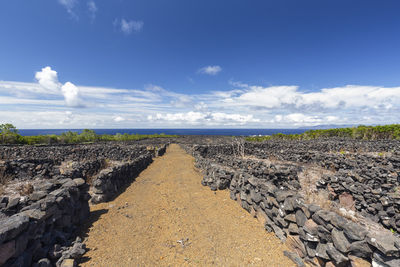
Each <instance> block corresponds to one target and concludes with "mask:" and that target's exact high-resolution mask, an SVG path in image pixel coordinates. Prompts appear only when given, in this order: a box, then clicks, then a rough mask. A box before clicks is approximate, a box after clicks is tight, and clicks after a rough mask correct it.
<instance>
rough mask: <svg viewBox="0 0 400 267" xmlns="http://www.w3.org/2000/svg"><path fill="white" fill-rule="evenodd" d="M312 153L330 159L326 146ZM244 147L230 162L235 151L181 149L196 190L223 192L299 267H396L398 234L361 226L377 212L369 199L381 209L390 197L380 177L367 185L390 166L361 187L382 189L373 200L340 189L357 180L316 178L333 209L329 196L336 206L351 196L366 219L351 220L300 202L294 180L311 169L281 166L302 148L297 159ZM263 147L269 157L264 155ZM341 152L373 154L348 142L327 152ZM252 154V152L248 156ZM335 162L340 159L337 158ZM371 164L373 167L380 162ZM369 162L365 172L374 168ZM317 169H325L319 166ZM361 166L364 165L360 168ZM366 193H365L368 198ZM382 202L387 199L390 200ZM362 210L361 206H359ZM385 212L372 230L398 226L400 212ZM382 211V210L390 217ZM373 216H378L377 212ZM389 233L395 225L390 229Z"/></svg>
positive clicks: (282, 148) (278, 146)
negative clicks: (311, 266) (187, 154)
mask: <svg viewBox="0 0 400 267" xmlns="http://www.w3.org/2000/svg"><path fill="white" fill-rule="evenodd" d="M312 145H313V146H314V147H313V148H318V147H321V151H325V152H320V154H328V153H332V150H330V149H322V147H324V145H318V144H315V143H312ZM244 146H245V148H246V157H245V158H241V157H232V156H231V155H234V153H235V152H236V153H237V152H238V151H234V150H235V147H234V146H233V145H220V146H185V148H186V150H187V151H191V152H192V153H193V155H194V156H195V159H196V166H197V167H198V168H199V169H201V170H202V171H203V173H204V179H203V181H202V184H203V185H207V186H209V187H210V188H211V189H212V190H217V189H219V190H222V189H226V188H229V191H230V195H231V198H232V199H233V200H236V201H238V203H239V204H240V205H241V206H242V207H243V208H244V209H245V210H247V211H248V212H249V213H251V214H252V215H253V216H255V217H257V218H258V219H259V220H261V221H262V222H263V224H264V226H265V228H266V229H267V230H268V231H272V232H274V233H275V234H276V235H277V236H278V237H279V238H280V239H281V240H282V241H286V243H287V244H288V246H289V247H291V248H292V249H293V250H294V251H295V252H296V254H293V253H288V256H290V257H291V258H292V259H293V260H294V261H295V262H296V263H297V264H298V265H299V266H302V264H303V263H302V262H303V261H309V262H313V263H315V264H317V265H321V266H329V265H335V266H349V265H350V264H355V262H356V261H357V260H358V259H359V258H362V259H365V260H367V261H368V262H370V263H373V264H375V266H400V250H399V249H400V239H399V238H398V237H397V234H393V233H392V232H391V231H389V230H386V229H384V228H382V227H381V225H379V224H376V223H374V222H373V221H370V220H369V217H368V218H364V217H363V216H362V215H368V214H369V215H370V214H371V213H370V212H374V210H375V208H374V210H372V209H371V207H374V205H372V200H371V198H373V200H374V202H373V203H376V202H375V200H376V199H377V196H380V198H378V199H379V200H380V203H381V198H382V196H384V195H386V196H390V192H388V191H390V190H391V189H389V187H388V186H382V185H381V184H380V180H379V178H382V177H380V176H377V177H378V179H377V180H373V177H374V175H376V174H377V173H386V172H385V171H382V170H381V169H382V168H383V169H385V167H384V166H386V167H387V166H390V164H388V165H383V164H382V165H376V166H377V167H376V169H375V170H374V171H372V173H370V174H368V177H370V178H369V180H367V181H364V182H363V183H362V184H367V185H371V186H372V187H373V185H375V187H378V186H379V188H381V191H380V193H379V194H374V193H372V191H371V192H368V191H366V192H364V193H362V191H363V190H366V189H367V188H364V187H363V189H362V190H361V189H360V190H358V191H359V192H360V193H355V192H353V191H354V190H353V191H352V190H350V189H346V187H349V188H353V187H355V188H358V187H359V186H360V184H361V182H358V183H360V184H357V183H356V182H357V180H352V181H350V180H347V183H344V184H343V182H344V180H343V179H345V178H346V179H347V176H346V177H345V176H341V175H340V173H341V172H340V171H337V172H333V173H334V174H335V175H334V176H333V177H343V178H342V179H336V180H335V179H334V178H332V177H331V176H324V177H323V178H322V177H321V179H320V181H319V182H318V183H317V185H318V187H320V189H321V190H326V191H328V192H330V193H331V195H330V196H331V201H335V200H337V199H335V196H332V193H334V194H337V195H336V198H338V196H340V195H341V194H342V193H343V192H345V191H346V190H348V191H346V192H349V194H350V193H351V194H350V195H353V196H354V199H355V206H356V207H357V206H359V207H362V210H366V211H368V214H363V213H362V215H361V216H353V213H349V212H348V211H347V210H343V209H339V210H338V209H329V208H326V207H321V206H320V205H319V204H318V203H308V202H306V201H305V199H304V196H303V195H302V194H301V189H302V188H301V181H300V180H299V173H301V172H302V171H304V170H306V169H307V168H308V167H309V165H307V164H303V163H310V162H301V161H296V160H293V161H282V158H284V157H286V158H288V157H291V155H300V156H301V152H302V150H305V147H306V146H304V144H303V145H302V144H300V145H299V147H300V149H299V150H300V152H299V151H297V150H296V147H294V146H293V145H292V144H291V143H290V144H289V145H288V144H285V143H284V142H281V141H280V142H278V143H274V142H272V143H268V144H262V145H260V148H257V145H255V144H244ZM268 147H269V148H270V149H271V150H268V151H267V152H266V150H267V148H268ZM343 147H347V148H350V147H351V148H353V149H355V148H356V149H357V150H353V151H361V149H363V151H367V150H368V151H369V152H372V151H376V149H373V148H372V145H371V144H368V145H367V146H365V147H364V148H362V145H358V146H355V145H354V144H353V143H352V142H351V144H345V143H343V142H342V143H339V144H336V146H335V145H334V144H331V148H334V149H336V151H340V149H343ZM381 147H384V148H388V147H389V145H387V143H384V144H383V145H379V144H378V148H379V149H380V148H381ZM250 148H251V149H252V151H251V152H249V150H250ZM290 149H293V151H290ZM260 150H264V152H260ZM275 153H276V154H275ZM249 154H250V155H251V156H250V157H249V156H248V155H249ZM266 154H267V155H266ZM287 154H288V155H287ZM316 154H318V153H316ZM237 155H238V153H237ZM255 155H262V157H260V158H262V159H268V158H270V156H274V158H275V159H276V158H279V157H280V160H278V161H276V162H274V163H272V164H271V163H270V162H267V161H263V160H260V159H259V158H256V159H254V156H255ZM339 155H341V154H340V153H339ZM324 156H326V157H327V156H328V155H320V158H323V157H324ZM332 156H335V155H332ZM395 157H396V156H395ZM341 160H342V159H340V160H339V162H340V161H341ZM343 160H345V159H343ZM388 161H390V162H395V161H396V159H393V158H391V159H389V160H388ZM375 162H379V159H378V160H376V161H375ZM375 162H373V163H370V162H369V163H368V164H370V165H371V164H372V165H374V164H376V163H375ZM311 163H314V162H311ZM364 163H365V162H364ZM368 164H366V166H368ZM391 164H392V163H391ZM317 165H318V166H324V165H323V163H321V162H319V163H318V164H317ZM360 165H362V164H361V163H360ZM338 166H339V170H341V168H343V166H348V165H340V164H338ZM378 166H379V167H378ZM392 166H393V164H392ZM346 168H347V167H346ZM393 168H394V169H395V170H397V171H398V169H396V167H394V166H393ZM369 169H371V168H369ZM352 170H353V172H357V173H362V172H361V171H360V170H359V169H355V168H353V169H352ZM335 171H336V170H335ZM328 178H329V179H328ZM383 178H385V177H383ZM396 178H397V177H396ZM327 179H328V180H327ZM331 179H334V180H333V181H335V182H332V180H331ZM389 179H392V178H389ZM389 181H390V182H392V186H393V185H398V184H397V183H396V182H398V181H397V179H392V180H389ZM329 183H330V186H329V187H332V188H335V189H334V190H330V189H329V190H328V186H327V185H328V184H329ZM346 185H348V186H346ZM382 188H383V189H382ZM385 188H386V189H385ZM335 190H336V191H335ZM385 190H386V191H385ZM358 191H357V192H358ZM365 193H366V194H365ZM368 193H371V196H370V195H368ZM375 193H376V192H375ZM387 194H389V195H387ZM359 195H364V202H362V200H359V199H358V196H359ZM372 196H374V197H372ZM386 196H385V197H386ZM388 198H389V199H390V197H388ZM393 199H394V200H393V201H396V198H395V197H393ZM385 200H386V198H385ZM359 201H361V202H359ZM368 201H369V202H368ZM382 201H383V199H382ZM360 203H364V204H365V205H364V206H363V205H362V204H360ZM370 204H371V205H370ZM384 204H385V205H383V204H382V210H384V211H385V214H386V215H385V214H383V212H381V213H379V211H378V212H376V214H378V216H377V218H379V220H378V219H376V220H375V222H379V223H381V224H382V225H384V223H382V220H384V219H385V218H386V217H390V218H391V219H389V220H391V222H393V221H394V224H396V222H397V220H396V218H397V217H396V216H397V214H398V211H397V210H396V209H395V207H393V209H395V210H394V211H393V210H392V209H391V208H389V207H390V205H389V204H388V203H387V202H384ZM391 204H393V203H391ZM394 204H395V203H394ZM385 207H388V209H389V211H387V209H385ZM376 208H378V209H379V208H380V206H379V207H376ZM357 211H358V209H357ZM357 215H358V214H357ZM392 215H394V216H392ZM381 216H382V217H381ZM383 216H386V217H383ZM390 226H393V225H392V224H390ZM379 264H380V265H379Z"/></svg>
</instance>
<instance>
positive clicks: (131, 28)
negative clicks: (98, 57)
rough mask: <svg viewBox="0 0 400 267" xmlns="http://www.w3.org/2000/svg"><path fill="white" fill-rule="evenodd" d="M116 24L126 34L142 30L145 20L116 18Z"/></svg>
mask: <svg viewBox="0 0 400 267" xmlns="http://www.w3.org/2000/svg"><path fill="white" fill-rule="evenodd" d="M114 26H117V27H118V28H119V30H121V31H122V32H123V33H124V34H126V35H130V34H131V33H137V32H140V31H142V29H143V26H144V22H143V21H135V20H126V19H115V20H114Z"/></svg>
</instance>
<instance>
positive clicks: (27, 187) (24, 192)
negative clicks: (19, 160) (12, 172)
mask: <svg viewBox="0 0 400 267" xmlns="http://www.w3.org/2000/svg"><path fill="white" fill-rule="evenodd" d="M17 190H18V193H19V194H20V195H21V196H29V195H30V194H32V193H33V185H32V184H30V183H26V184H22V185H20V186H18V187H17Z"/></svg>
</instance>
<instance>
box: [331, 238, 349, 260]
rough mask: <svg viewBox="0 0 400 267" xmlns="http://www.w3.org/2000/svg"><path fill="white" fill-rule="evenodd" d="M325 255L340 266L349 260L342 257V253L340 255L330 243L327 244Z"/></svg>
mask: <svg viewBox="0 0 400 267" xmlns="http://www.w3.org/2000/svg"><path fill="white" fill-rule="evenodd" d="M326 253H327V254H328V255H329V257H330V258H331V260H332V261H333V262H334V263H335V264H336V265H340V264H343V263H345V262H347V261H349V258H347V257H346V256H344V255H343V254H342V253H340V252H339V251H338V250H337V249H336V248H335V247H334V246H333V244H332V243H328V245H327V248H326Z"/></svg>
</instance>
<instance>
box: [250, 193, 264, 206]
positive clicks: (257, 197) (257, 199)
mask: <svg viewBox="0 0 400 267" xmlns="http://www.w3.org/2000/svg"><path fill="white" fill-rule="evenodd" d="M250 197H251V199H252V200H253V201H254V202H255V203H260V201H261V200H262V196H261V193H260V192H255V191H254V190H251V191H250Z"/></svg>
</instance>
